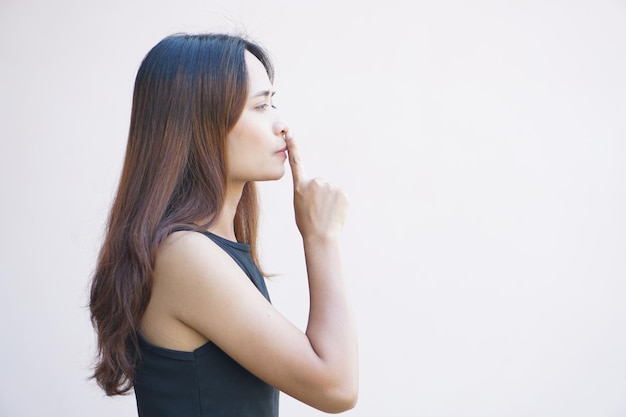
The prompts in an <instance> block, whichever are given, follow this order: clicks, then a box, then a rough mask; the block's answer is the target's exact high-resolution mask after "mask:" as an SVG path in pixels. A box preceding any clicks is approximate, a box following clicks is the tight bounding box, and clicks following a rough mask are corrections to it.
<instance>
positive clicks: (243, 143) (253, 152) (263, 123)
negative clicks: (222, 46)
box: [226, 51, 287, 182]
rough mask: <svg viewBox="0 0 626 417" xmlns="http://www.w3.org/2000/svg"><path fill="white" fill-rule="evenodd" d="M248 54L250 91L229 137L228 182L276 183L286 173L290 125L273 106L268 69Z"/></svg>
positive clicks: (246, 56) (227, 153) (227, 152)
mask: <svg viewBox="0 0 626 417" xmlns="http://www.w3.org/2000/svg"><path fill="white" fill-rule="evenodd" d="M245 54H246V55H245V60H246V68H247V71H248V86H249V91H248V98H247V100H246V104H245V106H244V109H243V112H242V113H241V116H240V117H239V120H237V123H236V124H235V126H234V127H233V129H232V130H231V131H230V133H229V134H228V137H227V145H226V155H227V158H228V180H229V181H230V182H246V181H266V180H277V179H279V178H281V177H282V176H283V174H284V173H285V160H286V159H287V154H286V144H285V139H284V137H283V135H284V133H285V131H286V129H287V125H286V124H285V123H284V122H283V121H282V119H281V118H280V117H279V116H278V113H277V111H276V109H275V108H274V106H273V104H272V95H273V85H272V83H271V82H270V80H269V77H268V75H267V71H266V70H265V67H264V66H263V64H262V63H261V61H259V60H258V59H257V58H256V57H255V56H254V55H252V54H251V53H250V52H248V51H246V53H245Z"/></svg>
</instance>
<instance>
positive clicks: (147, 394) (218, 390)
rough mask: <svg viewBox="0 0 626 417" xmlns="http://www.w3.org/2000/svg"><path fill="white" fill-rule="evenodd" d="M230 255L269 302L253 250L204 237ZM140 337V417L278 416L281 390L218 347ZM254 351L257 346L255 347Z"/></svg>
mask: <svg viewBox="0 0 626 417" xmlns="http://www.w3.org/2000/svg"><path fill="white" fill-rule="evenodd" d="M204 234H205V235H206V236H207V237H209V238H210V239H211V240H213V241H214V242H215V243H216V244H217V245H218V246H220V247H221V248H222V249H224V251H226V252H227V253H228V254H229V255H230V256H231V257H232V258H233V259H234V260H235V262H237V264H238V265H239V266H240V267H241V269H243V271H244V272H245V273H246V274H247V275H248V277H249V278H250V280H251V281H252V282H253V283H254V285H255V286H256V287H257V288H258V290H259V291H260V292H261V293H262V294H263V296H264V297H265V298H266V299H267V300H268V301H269V294H268V292H267V287H266V286H265V281H264V278H263V276H262V275H261V273H260V272H259V269H258V268H257V267H256V265H255V264H254V263H253V262H252V258H251V256H250V246H249V245H247V244H244V243H239V242H233V241H230V240H227V239H224V238H222V237H220V236H217V235H214V234H212V233H209V232H206V233H204ZM138 337H139V352H140V361H139V364H138V366H137V367H136V368H135V380H134V388H135V397H136V399H137V410H138V412H139V416H140V417H277V416H278V390H277V389H275V388H273V387H272V386H270V385H268V384H266V383H265V382H263V381H262V380H260V379H259V378H257V377H256V376H254V375H253V374H251V373H250V372H248V371H247V370H246V369H245V368H243V367H242V366H241V365H239V364H238V363H237V362H235V361H234V360H233V359H231V358H230V357H229V356H228V355H227V354H226V353H224V352H223V351H222V350H221V349H220V348H218V347H217V346H216V345H215V344H213V343H212V342H207V343H206V344H205V345H203V346H201V347H199V348H198V349H196V350H195V351H193V352H183V351H177V350H171V349H166V348H162V347H159V346H155V345H153V344H151V343H150V342H148V341H147V340H145V339H144V338H143V337H141V335H140V334H139V335H138ZM250 348H251V349H254V346H251V347H250Z"/></svg>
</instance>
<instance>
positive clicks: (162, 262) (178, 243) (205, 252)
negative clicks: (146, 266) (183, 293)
mask: <svg viewBox="0 0 626 417" xmlns="http://www.w3.org/2000/svg"><path fill="white" fill-rule="evenodd" d="M234 266H235V264H234V262H233V260H232V259H231V258H230V256H229V255H228V254H227V253H226V252H225V251H224V250H223V249H222V248H220V247H219V246H218V245H217V244H216V243H215V242H213V240H211V239H209V238H208V237H207V236H205V235H203V234H202V233H198V232H194V231H179V232H174V233H172V234H170V235H169V236H168V237H167V238H165V239H164V241H163V242H162V243H161V245H160V246H159V248H158V250H157V253H156V259H155V265H154V276H155V280H156V281H162V280H163V279H166V280H168V281H169V280H170V278H172V279H175V281H178V282H180V280H189V279H191V280H195V279H203V280H206V279H210V278H211V277H212V276H215V275H218V276H219V275H222V274H223V273H224V272H225V271H228V270H231V271H232V270H233V269H234V268H233V267H234Z"/></svg>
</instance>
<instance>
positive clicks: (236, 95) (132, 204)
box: [89, 34, 274, 395]
mask: <svg viewBox="0 0 626 417" xmlns="http://www.w3.org/2000/svg"><path fill="white" fill-rule="evenodd" d="M245 51H249V52H250V53H252V54H253V55H254V56H256V57H257V58H258V59H259V60H260V61H261V62H262V63H263V65H264V66H265V68H266V70H267V73H268V75H269V78H270V80H272V81H273V78H274V70H273V67H272V64H271V62H270V59H269V57H268V55H267V53H266V52H265V51H264V50H263V49H262V48H261V47H260V46H259V45H257V44H255V43H253V42H251V41H249V40H247V39H245V38H243V37H241V36H233V35H226V34H199V35H191V34H180V35H173V36H169V37H167V38H165V39H163V40H162V41H160V42H159V43H158V44H157V45H156V46H154V47H153V48H152V49H151V50H150V52H148V54H147V55H146V57H145V58H144V60H143V61H142V63H141V66H140V67H139V70H138V73H137V77H136V79H135V88H134V93H133V104H132V113H131V120H130V130H129V135H128V144H127V148H126V156H125V160H124V165H123V168H122V174H121V177H120V183H119V186H118V190H117V194H116V197H115V200H114V202H113V205H112V208H111V211H110V214H109V218H108V222H107V227H106V234H105V238H104V243H103V245H102V248H101V250H100V253H99V256H98V260H97V265H96V269H95V272H94V275H93V279H92V283H91V293H90V304H89V307H90V311H91V320H92V323H93V326H94V328H95V330H96V333H97V338H98V354H97V362H96V366H95V370H94V374H93V377H94V378H95V379H96V381H97V382H98V385H99V386H100V387H101V388H102V389H103V390H104V391H105V392H106V394H107V395H120V394H125V393H127V392H128V391H130V390H131V388H132V385H133V378H134V367H135V365H136V362H137V360H138V347H137V329H138V324H139V321H140V319H141V317H142V316H143V314H144V312H145V310H146V307H147V305H148V302H149V301H150V295H151V289H152V273H153V268H154V263H155V254H156V251H157V248H158V247H159V244H160V243H161V242H162V241H163V239H164V238H165V237H167V236H168V235H169V234H170V233H172V232H173V231H175V230H179V229H181V228H186V229H193V230H206V228H207V227H208V226H210V225H211V223H212V221H213V220H214V219H215V218H216V216H217V214H218V213H219V211H220V210H221V208H222V206H223V203H224V192H225V187H226V173H227V169H228V167H227V159H226V137H227V134H228V133H229V132H230V130H231V129H232V128H233V126H234V125H235V123H236V122H237V120H238V119H239V116H240V115H241V113H242V111H243V107H244V104H245V101H246V97H247V93H248V75H247V71H246V65H245V60H244V53H245ZM258 212H259V210H258V201H257V193H256V189H255V185H254V183H252V182H249V183H247V184H246V185H245V187H244V190H243V194H242V197H241V200H240V203H239V206H238V207H237V212H236V215H235V235H236V237H237V240H238V241H240V242H244V243H248V244H249V245H250V248H251V253H252V256H253V259H254V261H255V262H256V263H257V264H258V259H257V251H256V238H257V221H258V217H259V214H258ZM203 219H209V220H208V222H207V223H205V224H202V225H197V224H196V223H197V222H199V221H201V220H203Z"/></svg>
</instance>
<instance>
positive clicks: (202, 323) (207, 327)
mask: <svg viewBox="0 0 626 417" xmlns="http://www.w3.org/2000/svg"><path fill="white" fill-rule="evenodd" d="M155 281H158V283H159V285H160V286H161V287H162V288H161V290H163V291H166V292H165V293H166V294H169V297H168V299H169V300H168V304H169V310H170V311H171V314H172V315H174V316H175V317H176V319H178V320H179V321H181V322H182V323H184V324H185V325H187V326H189V327H191V328H192V329H194V330H195V331H196V332H198V333H200V334H202V335H203V336H204V337H206V338H207V339H209V340H211V341H212V342H213V343H215V344H216V345H217V346H219V347H220V348H221V349H222V350H223V351H224V352H226V353H227V354H228V355H229V356H230V357H232V358H233V359H234V360H235V361H237V362H238V363H239V364H240V365H242V366H243V367H244V368H246V369H248V370H249V371H250V372H252V373H253V374H255V375H256V376H257V377H259V378H260V379H262V380H264V381H266V382H267V383H269V384H270V385H273V386H274V387H276V388H278V389H279V390H281V391H283V392H285V393H287V394H289V395H290V396H293V397H295V398H297V399H299V400H301V401H303V402H305V403H307V404H309V405H312V406H314V407H317V408H322V409H323V408H326V409H328V410H330V409H332V407H330V408H329V407H328V406H327V404H328V402H329V401H331V402H332V401H333V398H332V396H333V395H335V393H334V392H333V390H334V389H335V388H336V387H334V386H333V383H334V381H335V380H336V379H335V378H334V376H333V375H332V374H329V372H328V370H327V369H325V367H324V364H323V361H322V360H321V359H320V358H319V357H318V355H317V354H316V353H315V351H314V349H313V347H312V346H311V343H310V342H309V339H308V338H307V336H306V334H304V333H303V332H302V331H301V330H300V329H298V328H297V327H296V326H294V325H293V324H292V323H291V322H289V321H288V320H287V319H286V318H285V317H284V316H283V315H281V314H280V313H279V312H278V311H277V310H276V309H275V308H274V307H273V306H272V305H271V304H270V303H269V302H268V301H267V300H266V299H265V298H264V297H263V295H262V294H261V293H260V291H259V290H258V289H257V288H256V287H255V286H254V284H253V283H252V282H251V280H250V279H249V278H248V276H247V275H246V274H245V272H244V271H243V270H242V269H241V268H240V267H239V266H238V265H237V263H236V262H235V261H234V260H233V259H232V258H231V257H230V256H229V255H228V254H227V253H226V252H224V251H223V250H222V249H221V248H220V247H218V246H217V245H216V244H215V243H214V242H213V241H211V240H210V239H207V238H206V237H205V236H203V235H201V234H199V233H194V232H179V233H175V234H173V235H172V236H170V237H169V238H168V239H167V240H166V241H165V242H164V244H163V245H162V247H161V248H160V250H159V253H158V256H157V262H156V267H155ZM250 346H254V349H251V348H250Z"/></svg>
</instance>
